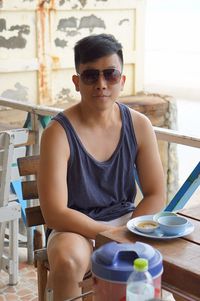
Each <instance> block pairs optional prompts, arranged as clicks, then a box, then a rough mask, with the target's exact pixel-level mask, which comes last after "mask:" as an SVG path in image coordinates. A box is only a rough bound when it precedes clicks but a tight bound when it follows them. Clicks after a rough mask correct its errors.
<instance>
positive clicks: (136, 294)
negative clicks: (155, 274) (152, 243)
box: [126, 258, 155, 301]
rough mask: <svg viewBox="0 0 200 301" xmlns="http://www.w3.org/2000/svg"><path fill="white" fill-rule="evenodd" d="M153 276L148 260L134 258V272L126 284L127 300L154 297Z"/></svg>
mask: <svg viewBox="0 0 200 301" xmlns="http://www.w3.org/2000/svg"><path fill="white" fill-rule="evenodd" d="M154 294H155V290H154V285H153V278H152V276H151V274H150V273H149V271H148V260H147V259H144V258H137V259H135V260H134V266H133V272H132V273H131V274H130V276H129V278H128V280H127V284H126V301H133V300H134V301H148V300H149V299H151V298H154Z"/></svg>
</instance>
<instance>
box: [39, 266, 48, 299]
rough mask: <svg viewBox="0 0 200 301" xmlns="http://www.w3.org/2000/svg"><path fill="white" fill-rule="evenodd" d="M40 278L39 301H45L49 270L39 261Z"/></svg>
mask: <svg viewBox="0 0 200 301" xmlns="http://www.w3.org/2000/svg"><path fill="white" fill-rule="evenodd" d="M37 277H38V301H45V290H46V286H47V268H46V267H45V265H44V263H43V262H41V261H37Z"/></svg>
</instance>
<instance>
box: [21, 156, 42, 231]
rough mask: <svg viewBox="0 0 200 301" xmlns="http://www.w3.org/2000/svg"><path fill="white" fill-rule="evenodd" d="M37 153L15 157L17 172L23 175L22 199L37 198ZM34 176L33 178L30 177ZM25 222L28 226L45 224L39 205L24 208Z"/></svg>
mask: <svg viewBox="0 0 200 301" xmlns="http://www.w3.org/2000/svg"><path fill="white" fill-rule="evenodd" d="M39 158H40V157H39V155H38V156H27V157H21V158H18V159H17V163H18V168H19V174H20V176H22V177H25V180H24V181H22V195H23V199H24V200H34V199H38V189H37V181H36V177H37V172H38V167H39ZM32 176H34V179H32V178H33V177H32ZM26 224H27V226H28V227H32V226H37V225H43V224H45V221H44V218H43V215H42V211H41V208H40V206H34V207H27V208H26Z"/></svg>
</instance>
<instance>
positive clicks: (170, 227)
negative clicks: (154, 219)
mask: <svg viewBox="0 0 200 301" xmlns="http://www.w3.org/2000/svg"><path fill="white" fill-rule="evenodd" d="M158 224H159V227H160V229H161V230H162V231H163V232H164V233H165V234H167V235H178V234H180V233H183V232H184V231H185V229H186V227H187V224H188V220H187V219H186V218H184V217H181V216H163V217H159V219H158Z"/></svg>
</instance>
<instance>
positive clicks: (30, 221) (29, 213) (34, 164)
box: [17, 155, 92, 301]
mask: <svg viewBox="0 0 200 301" xmlns="http://www.w3.org/2000/svg"><path fill="white" fill-rule="evenodd" d="M17 162H18V168H19V174H20V175H21V176H23V177H28V179H26V180H25V181H23V182H22V194H23V198H24V200H34V199H38V189H37V182H36V176H37V172H38V167H39V155H38V156H28V157H23V158H19V159H18V160H17ZM33 175H34V176H35V179H31V178H30V176H33ZM26 221H27V226H28V227H36V226H39V225H44V226H45V221H44V218H43V215H42V211H41V208H40V206H39V205H36V206H34V207H28V208H26ZM34 263H35V266H36V267H37V281H38V299H39V301H44V300H45V291H46V284H47V276H48V270H49V263H48V257H47V250H46V248H44V247H43V243H42V234H41V232H40V231H39V230H38V229H37V228H36V229H35V230H34ZM90 276H91V272H89V273H87V274H85V277H84V280H85V283H86V285H84V281H83V285H82V286H83V293H85V290H84V287H85V288H86V289H87V290H88V282H89V287H90V286H91V285H90V281H88V279H89V278H90ZM86 298H87V299H86ZM86 298H85V299H84V300H85V301H92V298H91V297H90V296H89V297H86Z"/></svg>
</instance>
